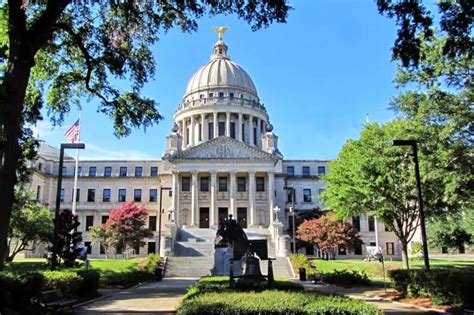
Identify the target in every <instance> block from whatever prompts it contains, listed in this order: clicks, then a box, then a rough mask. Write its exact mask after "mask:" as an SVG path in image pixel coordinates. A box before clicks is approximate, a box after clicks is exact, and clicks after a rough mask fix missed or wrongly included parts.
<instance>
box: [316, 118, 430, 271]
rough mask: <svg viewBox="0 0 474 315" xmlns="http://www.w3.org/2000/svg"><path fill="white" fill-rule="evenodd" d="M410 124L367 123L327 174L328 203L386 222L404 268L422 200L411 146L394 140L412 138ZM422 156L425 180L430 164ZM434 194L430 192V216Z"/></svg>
mask: <svg viewBox="0 0 474 315" xmlns="http://www.w3.org/2000/svg"><path fill="white" fill-rule="evenodd" d="M413 137H414V135H413V133H412V131H411V129H410V125H409V123H407V122H406V121H403V120H394V121H391V122H389V123H387V124H385V125H378V124H375V123H374V124H366V126H365V127H364V129H363V130H362V132H361V134H360V138H359V140H349V141H348V142H346V144H345V145H344V146H343V148H342V150H341V152H340V153H339V156H338V159H337V160H335V161H333V162H332V163H331V164H330V167H329V171H328V173H327V174H326V176H325V177H324V178H323V180H324V182H325V183H326V185H327V187H326V190H325V191H324V193H323V194H322V199H323V203H324V204H325V205H326V206H327V207H328V208H329V209H333V210H334V211H335V212H336V213H337V215H338V216H339V217H341V218H346V217H349V216H353V215H357V214H360V213H362V212H367V213H369V214H371V215H374V216H376V217H378V218H381V220H382V221H383V222H384V224H385V225H386V226H388V227H389V228H390V230H391V231H393V232H394V233H395V235H396V236H397V238H398V239H399V240H400V244H401V247H402V258H403V266H404V268H408V267H409V266H408V244H409V242H410V241H411V240H412V238H413V236H414V234H415V231H416V229H417V228H418V225H419V218H418V200H417V194H416V184H415V178H414V170H413V162H412V161H410V155H409V154H408V152H409V148H408V150H407V148H401V147H393V146H392V145H391V143H390V142H391V141H392V140H393V139H406V138H408V139H411V138H413ZM425 161H426V159H425V158H424V156H423V155H421V156H420V163H421V164H420V169H421V173H422V176H423V178H422V181H423V183H426V181H427V178H429V175H427V174H429V173H428V172H427V171H426V170H427V169H428V168H429V165H427V164H426V163H425ZM431 196H432V193H430V191H429V190H426V189H425V190H424V197H425V200H426V213H427V215H430V210H431V209H432V208H431V203H430V201H431V200H432V198H431Z"/></svg>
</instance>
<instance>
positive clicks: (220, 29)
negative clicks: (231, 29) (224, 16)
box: [212, 26, 228, 40]
mask: <svg viewBox="0 0 474 315" xmlns="http://www.w3.org/2000/svg"><path fill="white" fill-rule="evenodd" d="M212 29H213V30H214V32H216V33H217V35H219V40H222V34H224V33H225V32H227V30H228V29H227V27H225V26H216V27H213V28H212Z"/></svg>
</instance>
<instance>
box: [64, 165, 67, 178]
mask: <svg viewBox="0 0 474 315" xmlns="http://www.w3.org/2000/svg"><path fill="white" fill-rule="evenodd" d="M63 176H67V167H66V166H63Z"/></svg>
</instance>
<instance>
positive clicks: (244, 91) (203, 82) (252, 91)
mask: <svg viewBox="0 0 474 315" xmlns="http://www.w3.org/2000/svg"><path fill="white" fill-rule="evenodd" d="M219 89H225V90H226V91H228V90H235V96H236V97H239V96H238V95H239V94H240V95H241V96H240V97H243V98H247V99H255V100H257V101H258V94H257V89H256V88H255V85H254V84H253V81H252V79H251V78H250V76H249V75H248V74H247V72H246V71H245V70H244V69H243V68H242V67H241V66H239V65H238V64H236V63H235V62H233V61H232V60H230V57H229V56H228V55H227V45H226V44H225V43H224V41H222V40H221V39H220V40H218V41H217V42H216V43H215V44H214V52H213V54H212V56H211V60H210V61H209V62H208V63H207V64H205V65H203V66H202V67H201V68H199V70H198V71H197V72H196V73H195V74H194V75H193V76H192V77H191V79H190V80H189V82H188V85H187V87H186V91H185V93H184V99H186V98H188V96H190V95H191V94H194V93H197V94H199V92H202V91H209V90H215V91H216V92H219ZM206 97H207V95H206ZM197 98H199V96H197V97H196V99H197Z"/></svg>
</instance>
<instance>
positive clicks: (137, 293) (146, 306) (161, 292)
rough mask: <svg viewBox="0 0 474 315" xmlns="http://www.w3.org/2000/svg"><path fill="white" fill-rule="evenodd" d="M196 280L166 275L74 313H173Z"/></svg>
mask: <svg viewBox="0 0 474 315" xmlns="http://www.w3.org/2000/svg"><path fill="white" fill-rule="evenodd" d="M196 280H197V279H189V278H165V279H163V281H160V282H150V283H146V284H144V285H140V286H137V287H133V288H130V289H127V290H122V291H120V292H117V293H114V294H112V295H110V296H108V297H106V298H104V299H100V300H98V301H96V302H93V303H92V304H89V305H86V306H83V307H81V308H79V309H77V310H75V312H74V313H75V314H100V313H114V314H120V313H147V314H167V313H173V312H174V311H175V310H176V308H177V307H178V305H179V303H180V302H181V298H182V295H183V294H184V293H186V291H187V288H188V287H190V286H192V285H193V284H194V283H195V282H196Z"/></svg>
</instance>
